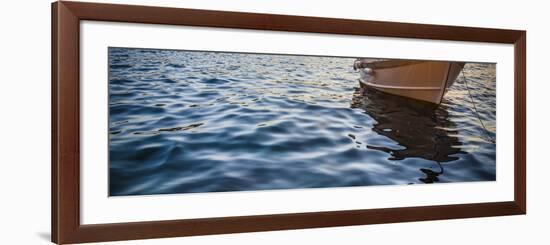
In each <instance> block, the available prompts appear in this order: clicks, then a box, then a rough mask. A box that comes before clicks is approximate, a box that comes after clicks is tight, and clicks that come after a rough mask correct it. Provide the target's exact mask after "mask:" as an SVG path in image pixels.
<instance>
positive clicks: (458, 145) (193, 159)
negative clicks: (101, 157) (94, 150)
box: [109, 48, 496, 196]
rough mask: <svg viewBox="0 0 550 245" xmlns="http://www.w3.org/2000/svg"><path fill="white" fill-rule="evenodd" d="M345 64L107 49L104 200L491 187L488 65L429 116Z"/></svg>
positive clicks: (491, 79) (470, 74)
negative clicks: (368, 83) (363, 87)
mask: <svg viewBox="0 0 550 245" xmlns="http://www.w3.org/2000/svg"><path fill="white" fill-rule="evenodd" d="M353 61H354V59H352V58H334V57H312V56H288V55H260V54H238V53H219V52H190V51H173V50H148V49H126V48H109V130H110V132H109V159H110V165H109V188H110V195H112V196H120V195H144V194H164V193H190V192H219V191H243V190H267V189H289V188H314V187H343V186H369V185H389V184H423V183H433V182H439V183H443V182H463V181H492V180H495V168H496V166H495V145H494V144H493V143H491V140H490V139H491V138H492V137H493V138H494V137H495V130H496V129H495V103H496V101H495V65H494V64H467V65H466V67H465V69H464V73H465V75H466V77H467V79H468V85H469V86H470V88H471V92H472V96H473V97H474V100H475V101H476V106H477V109H478V110H479V112H480V117H481V119H482V120H483V122H484V123H485V126H486V128H487V129H488V132H485V131H484V130H483V128H482V127H481V124H480V122H479V120H478V118H477V117H476V116H475V114H474V112H473V109H472V103H471V102H470V98H469V97H468V92H467V89H466V86H465V83H464V81H463V80H462V77H459V79H457V81H456V83H455V84H454V85H453V86H452V87H451V89H450V91H449V92H448V93H447V94H446V96H445V98H444V101H443V103H442V104H441V105H440V106H439V107H437V108H436V109H434V108H432V107H430V106H427V105H426V104H422V103H416V102H415V101H409V100H406V99H402V98H400V97H395V96H388V95H386V94H382V93H379V92H376V91H369V92H367V94H365V95H361V94H359V93H356V88H355V87H356V86H358V82H357V78H358V74H357V73H356V72H354V71H353V69H352V64H353Z"/></svg>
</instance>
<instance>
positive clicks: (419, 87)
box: [353, 59, 464, 104]
mask: <svg viewBox="0 0 550 245" xmlns="http://www.w3.org/2000/svg"><path fill="white" fill-rule="evenodd" d="M463 67H464V62H451V61H421V60H372V59H357V60H356V61H355V63H354V65H353V68H354V69H356V70H359V72H360V75H361V76H360V78H359V82H360V84H361V87H362V88H363V89H364V88H365V87H368V88H373V89H376V90H379V91H382V92H385V93H389V94H393V95H399V96H403V97H407V98H411V99H416V100H421V101H426V102H430V103H434V104H440V103H441V100H442V98H443V95H445V92H446V90H447V88H449V87H450V86H451V85H452V84H453V83H454V81H455V79H456V78H457V76H458V74H459V73H460V71H461V70H462V68H463Z"/></svg>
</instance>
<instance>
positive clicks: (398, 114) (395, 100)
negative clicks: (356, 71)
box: [351, 89, 466, 183]
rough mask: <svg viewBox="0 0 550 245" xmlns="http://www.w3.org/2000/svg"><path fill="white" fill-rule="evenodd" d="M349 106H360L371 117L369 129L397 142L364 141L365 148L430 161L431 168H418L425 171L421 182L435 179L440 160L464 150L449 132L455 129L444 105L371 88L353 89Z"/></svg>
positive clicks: (448, 159) (395, 157)
mask: <svg viewBox="0 0 550 245" xmlns="http://www.w3.org/2000/svg"><path fill="white" fill-rule="evenodd" d="M351 107H352V108H360V109H362V110H364V111H365V113H366V114H368V115H369V116H370V117H372V119H374V121H375V123H374V124H373V127H372V129H371V130H372V131H374V132H376V133H377V134H379V135H382V136H385V137H387V138H389V139H391V140H393V141H395V142H396V143H397V144H398V145H399V146H400V147H399V148H395V147H392V146H390V147H388V146H377V145H372V144H367V148H369V149H373V150H379V151H383V152H386V153H387V154H389V155H390V157H389V158H388V160H404V159H408V158H417V159H418V158H420V159H425V160H428V161H433V162H434V168H433V169H430V168H420V169H419V171H421V172H422V173H423V174H425V177H423V178H419V181H421V182H424V183H433V182H437V181H439V179H438V176H440V175H442V174H443V173H444V170H443V165H444V163H445V162H451V161H455V160H457V159H459V157H457V156H456V154H463V153H466V152H464V151H462V150H461V145H462V143H461V142H460V141H459V139H458V138H457V137H454V136H453V135H456V133H457V132H456V131H453V130H452V129H453V128H455V127H454V126H455V125H454V123H453V122H451V121H450V120H449V119H448V118H449V113H448V112H447V109H446V108H445V106H444V105H439V106H435V105H434V104H431V103H427V102H422V101H418V100H412V99H407V98H404V97H400V96H395V95H390V94H387V93H383V92H379V91H376V90H374V89H367V90H365V91H361V89H357V91H355V93H354V94H353V99H352V102H351Z"/></svg>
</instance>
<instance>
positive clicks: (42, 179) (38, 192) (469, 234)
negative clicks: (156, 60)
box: [0, 0, 550, 245]
mask: <svg viewBox="0 0 550 245" xmlns="http://www.w3.org/2000/svg"><path fill="white" fill-rule="evenodd" d="M96 1H97V0H96ZM97 2H100V1H97ZM101 2H104V1H101ZM107 2H113V3H129V4H145V5H158V6H175V7H187V8H203V9H216V10H231V11H247V12H264V13H278V14H294V15H310V16H325V17H338V18H354V19H370V20H385V21H401V22H416V23H429V24H448V25H466V26H480V27H494V28H510V29H526V30H527V31H528V36H527V40H528V43H527V50H528V51H527V65H528V69H527V70H528V71H527V76H528V79H527V80H528V86H527V93H528V99H527V104H528V107H529V109H528V115H527V117H528V119H527V121H528V125H527V137H528V139H527V144H528V150H527V154H528V168H527V170H528V171H527V175H528V214H527V215H525V216H510V217H496V218H477V219H463V220H450V221H430V222H413V223H400V224H385V225H370V226H354V227H339V228H323V229H309V230H292V231H277V232H261V233H246V234H230V235H215V236H201V237H188V238H173V239H157V240H142V241H131V242H119V243H113V244H182V243H185V244H192V245H195V244H222V243H223V244H336V243H346V244H352V245H353V244H365V243H372V244H379V243H385V244H398V243H406V244H425V243H442V244H461V245H463V244H480V243H491V244H496V243H506V244H508V243H532V242H529V241H533V242H534V241H538V242H536V243H541V244H544V243H548V241H549V240H550V239H549V238H548V234H547V232H548V219H550V195H549V194H548V193H549V191H548V190H547V187H548V184H547V181H546V179H547V178H548V173H550V163H549V161H548V160H547V157H546V154H545V153H546V150H547V149H546V142H545V138H546V137H550V135H549V133H548V130H547V129H548V128H547V127H546V125H547V120H548V119H550V118H548V116H547V112H548V109H547V107H548V105H549V103H548V101H546V100H545V97H548V95H546V93H547V91H548V90H549V89H550V78H549V75H548V74H547V72H546V70H548V68H547V67H546V66H547V65H548V64H549V63H550V62H548V61H547V56H548V55H550V52H549V50H550V48H549V46H548V45H549V44H550V31H549V29H548V28H547V24H546V23H547V22H550V17H549V15H548V13H547V12H548V7H547V6H545V5H546V4H545V2H544V1H520V2H518V1H513V2H505V1H478V0H474V1H470V0H462V1H452V2H449V1H437V0H434V1H420V0H417V1H407V0H398V1H392V0H384V1H368V0H362V1H352V0H338V1H319V0H317V1H313V0H309V1H306V0H264V1H252V0H249V1H247V0H231V1H227V0H225V1H224V0H188V1H183V0H180V1H176V0H171V1H169V0H165V1H152V0H149V1H148V0H129V1H116V0H108V1H107ZM2 10H3V11H2V14H1V15H0V25H1V29H0V30H1V31H2V32H1V33H2V34H1V36H0V44H1V45H0V49H1V52H0V62H1V64H0V67H1V68H0V71H1V73H0V83H1V84H2V86H1V89H0V112H1V114H0V115H1V118H0V166H1V170H0V184H1V185H0V186H1V188H2V192H3V193H2V194H3V195H2V201H0V230H1V232H0V243H1V244H47V243H48V242H49V230H50V92H49V91H50V1H49V0H27V1H8V2H5V3H4V4H3V6H2ZM547 118H548V119H547ZM545 233H546V234H545Z"/></svg>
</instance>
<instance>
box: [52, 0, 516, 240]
mask: <svg viewBox="0 0 550 245" xmlns="http://www.w3.org/2000/svg"><path fill="white" fill-rule="evenodd" d="M82 20H95V21H113V22H130V23H147V24H167V25H186V26H200V27H222V28H241V29H253V30H275V31H291V32H305V33H328V34H346V35H364V36H377V37H397V38H416V39H432V40H452V41H475V42H489V43H505V44H513V45H514V50H515V51H514V53H515V54H514V55H515V57H514V62H515V65H514V66H515V71H514V74H515V75H514V86H515V98H514V99H515V102H514V107H515V108H514V111H515V122H514V128H515V132H514V136H515V142H514V147H515V152H514V154H515V157H514V200H513V201H509V202H493V203H477V204H458V205H437V206H422V207H405V208H382V209H366V210H352V211H330V212H313V213H289V214H277V215H256V216H241V217H225V218H203V219H184V220H171V221H152V222H133V223H115V224H98V225H82V224H81V222H80V199H79V198H80V189H79V188H80V186H79V184H80V165H79V164H80V160H79V158H80V133H79V132H80V131H79V130H80V126H79V125H80V121H79V120H80V119H79V115H80V95H79V93H80V92H79V89H80V87H79V86H80V85H79V79H80V78H79V71H80V67H79V64H80V63H79V58H80V56H79V52H80V51H79V48H80V47H79V38H80V37H79V31H80V30H79V22H80V21H82ZM51 48H52V60H51V62H52V77H51V82H52V84H51V86H52V90H51V93H52V96H51V99H52V100H51V104H52V115H51V118H52V122H51V125H52V138H51V140H52V141H51V143H52V152H51V153H52V155H51V157H52V158H51V164H52V168H51V170H52V171H51V181H52V182H51V187H52V189H51V191H52V198H51V201H52V204H51V205H52V216H51V217H52V219H51V222H52V224H51V229H52V230H51V234H52V241H53V242H55V243H58V244H63V243H82V242H100V241H115V240H130V239H145V238H161V237H177V236H194V235H207V234H222V233H238V232H255V231H271V230H286V229H304V228H317V227H333V226H349V225H364V224H380V223H392V222H409V221H422V220H440V219H457V218H470V217H487V216H499V215H518V214H525V213H526V160H525V154H526V141H525V137H526V136H525V135H526V129H525V127H526V114H525V110H526V105H525V104H526V102H525V101H526V100H525V96H526V94H525V93H526V87H525V86H526V32H525V31H519V30H502V29H486V28H472V27H458V26H442V25H426V24H409V23H394V22H381V21H365V20H350V19H333V18H318V17H302V16H287V15H273V14H256V13H237V12H224V11H210V10H193V9H179V8H166V7H145V6H131V5H114V4H97V3H83V2H65V1H60V2H55V3H53V4H52V47H51Z"/></svg>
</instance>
